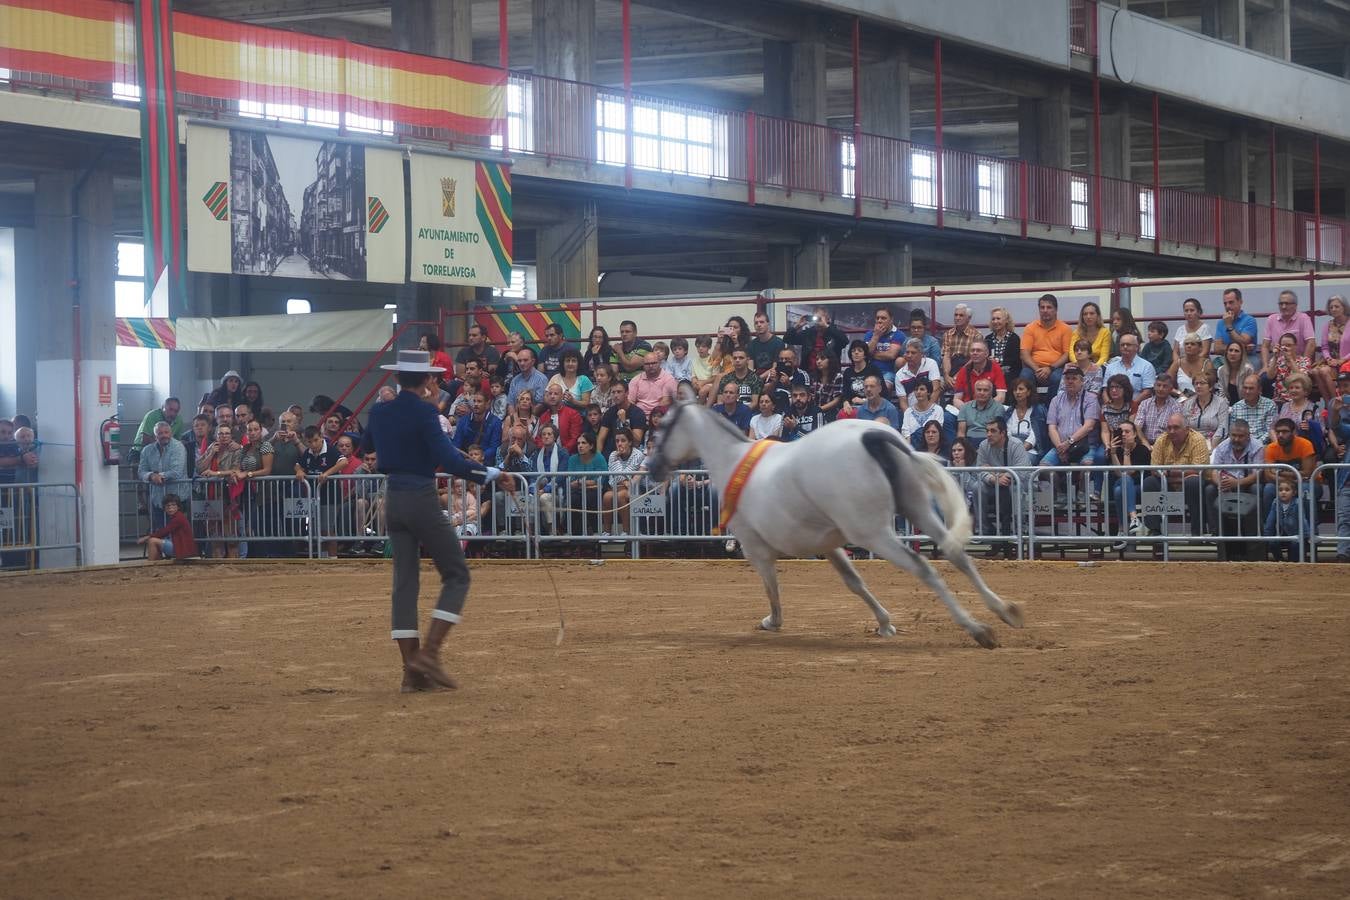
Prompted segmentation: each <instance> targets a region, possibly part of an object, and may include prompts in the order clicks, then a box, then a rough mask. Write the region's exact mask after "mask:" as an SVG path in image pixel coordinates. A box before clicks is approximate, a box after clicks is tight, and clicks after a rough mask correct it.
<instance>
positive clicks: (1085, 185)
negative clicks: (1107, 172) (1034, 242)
mask: <svg viewBox="0 0 1350 900" xmlns="http://www.w3.org/2000/svg"><path fill="white" fill-rule="evenodd" d="M1026 169H1027V210H1026V216H1027V220H1028V221H1030V222H1034V223H1036V224H1038V225H1048V226H1050V227H1052V228H1077V229H1084V230H1086V229H1087V228H1090V227H1091V224H1092V217H1091V215H1090V214H1089V213H1090V210H1091V201H1092V186H1091V183H1090V182H1091V179H1089V178H1088V176H1086V175H1079V174H1075V173H1073V172H1066V171H1064V170H1063V169H1052V168H1050V167H1049V166H1041V165H1036V164H1035V163H1028V164H1027V166H1026Z"/></svg>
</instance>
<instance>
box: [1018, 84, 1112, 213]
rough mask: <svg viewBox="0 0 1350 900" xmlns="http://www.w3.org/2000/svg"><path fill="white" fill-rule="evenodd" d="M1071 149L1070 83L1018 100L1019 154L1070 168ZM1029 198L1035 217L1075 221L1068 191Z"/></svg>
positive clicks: (1027, 158)
mask: <svg viewBox="0 0 1350 900" xmlns="http://www.w3.org/2000/svg"><path fill="white" fill-rule="evenodd" d="M1089 143H1091V142H1089ZM1069 150H1070V147H1069V84H1068V82H1063V83H1061V84H1056V85H1051V86H1050V87H1049V89H1048V90H1047V92H1046V96H1044V97H1040V98H1023V99H1019V100H1018V101H1017V155H1018V156H1020V157H1021V158H1023V159H1025V160H1027V161H1028V162H1033V163H1037V164H1039V165H1042V166H1050V167H1053V168H1056V169H1067V168H1069V162H1070V155H1069ZM1103 155H1105V154H1104V153H1103ZM1028 200H1029V204H1030V209H1029V212H1030V214H1031V216H1032V217H1033V218H1035V219H1038V220H1041V221H1051V222H1068V221H1072V220H1071V218H1070V210H1069V192H1068V191H1067V190H1064V191H1056V192H1052V193H1051V195H1049V196H1043V195H1040V194H1038V193H1033V194H1032V196H1031V197H1029V198H1028ZM1044 217H1049V218H1044Z"/></svg>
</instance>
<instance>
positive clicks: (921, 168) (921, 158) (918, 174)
mask: <svg viewBox="0 0 1350 900" xmlns="http://www.w3.org/2000/svg"><path fill="white" fill-rule="evenodd" d="M910 168H911V174H912V175H913V176H914V177H915V178H931V177H933V157H932V156H931V155H930V154H927V153H917V152H916V153H914V154H913V157H912V159H911V162H910Z"/></svg>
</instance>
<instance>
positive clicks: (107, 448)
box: [98, 416, 122, 466]
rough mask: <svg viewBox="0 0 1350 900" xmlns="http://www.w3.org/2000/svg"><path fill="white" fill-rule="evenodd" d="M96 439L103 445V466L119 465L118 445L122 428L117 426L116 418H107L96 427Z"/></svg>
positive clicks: (120, 462) (120, 456) (120, 451)
mask: <svg viewBox="0 0 1350 900" xmlns="http://www.w3.org/2000/svg"><path fill="white" fill-rule="evenodd" d="M98 439H99V442H100V443H101V444H102V445H103V464H104V465H105V466H119V465H121V464H122V449H121V447H120V446H119V444H120V443H121V441H122V426H121V425H120V424H118V422H117V416H109V417H108V418H106V419H104V420H103V422H102V423H101V424H100V425H99V426H98Z"/></svg>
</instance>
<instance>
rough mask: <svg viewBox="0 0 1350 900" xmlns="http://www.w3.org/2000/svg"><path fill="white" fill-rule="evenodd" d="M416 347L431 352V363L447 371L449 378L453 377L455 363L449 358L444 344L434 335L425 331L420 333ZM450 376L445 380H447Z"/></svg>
mask: <svg viewBox="0 0 1350 900" xmlns="http://www.w3.org/2000/svg"><path fill="white" fill-rule="evenodd" d="M417 349H419V350H425V351H427V352H428V353H430V354H431V364H432V365H433V366H439V367H440V368H442V369H444V370H445V371H446V372H448V373H449V376H450V378H454V377H455V374H454V373H455V364H454V362H453V361H452V360H451V359H450V355H449V354H448V353H446V352H445V344H443V343H441V339H440V338H439V337H437V336H436V335H434V334H432V333H430V332H427V333H426V334H424V335H422V339H421V340H420V341H418V342H417ZM450 378H447V379H446V380H447V381H449V380H450Z"/></svg>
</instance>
